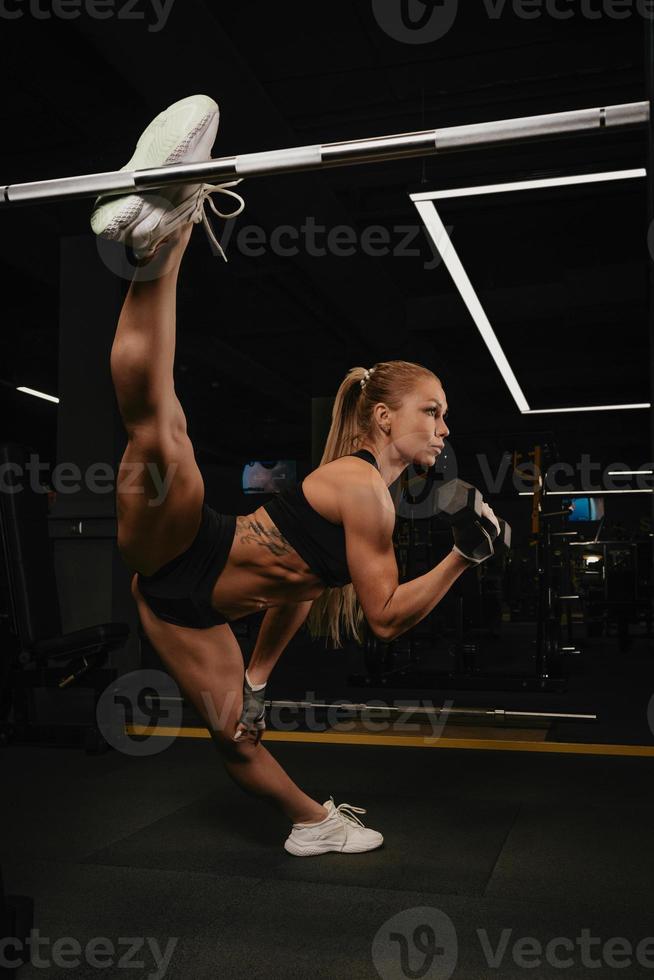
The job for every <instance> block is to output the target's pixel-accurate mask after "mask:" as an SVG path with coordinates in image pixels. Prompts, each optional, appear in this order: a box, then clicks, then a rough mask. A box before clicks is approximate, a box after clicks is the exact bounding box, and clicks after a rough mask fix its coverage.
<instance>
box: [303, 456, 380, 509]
mask: <svg viewBox="0 0 654 980" xmlns="http://www.w3.org/2000/svg"><path fill="white" fill-rule="evenodd" d="M303 490H304V494H305V497H307V499H308V498H309V497H310V498H311V499H310V500H309V503H310V504H311V505H312V506H314V507H315V509H317V510H321V511H322V512H323V513H324V514H325V516H328V517H329V519H331V520H333V521H335V522H337V523H339V524H342V523H343V510H344V508H345V506H346V505H347V504H348V503H349V504H352V503H353V502H355V501H356V503H357V506H364V507H366V508H368V509H369V510H370V511H371V512H378V513H380V514H381V512H387V511H389V510H392V511H393V512H394V508H393V502H392V499H391V496H390V493H389V491H388V487H387V486H386V484H385V483H384V480H383V479H382V476H381V474H380V472H379V470H378V469H377V468H376V467H375V466H372V465H371V464H370V463H368V462H367V461H366V460H364V459H361V458H360V457H357V456H340V457H339V458H338V459H334V460H332V461H331V462H330V463H323V464H322V465H321V466H319V467H318V468H317V469H315V470H312V472H311V473H309V475H308V476H307V477H305V479H304V482H303ZM328 511H329V514H328V513H327V512H328Z"/></svg>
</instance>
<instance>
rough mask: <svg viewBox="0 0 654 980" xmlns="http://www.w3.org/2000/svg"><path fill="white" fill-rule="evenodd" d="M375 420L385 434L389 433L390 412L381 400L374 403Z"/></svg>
mask: <svg viewBox="0 0 654 980" xmlns="http://www.w3.org/2000/svg"><path fill="white" fill-rule="evenodd" d="M374 412H375V422H376V423H377V425H378V426H379V428H380V429H381V430H382V432H383V433H384V435H385V436H387V435H389V433H390V431H391V414H390V411H389V408H388V405H384V403H383V402H379V404H378V405H375V409H374Z"/></svg>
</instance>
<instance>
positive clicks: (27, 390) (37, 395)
mask: <svg viewBox="0 0 654 980" xmlns="http://www.w3.org/2000/svg"><path fill="white" fill-rule="evenodd" d="M16 391H22V392H24V393H25V394H26V395H34V396H35V398H45V400H46V401H47V402H56V403H57V404H59V399H58V398H55V396H54V395H46V394H45V392H43V391H36V390H35V389H34V388H25V387H23V386H22V385H21V386H20V387H18V388H16Z"/></svg>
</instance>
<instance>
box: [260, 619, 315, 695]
mask: <svg viewBox="0 0 654 980" xmlns="http://www.w3.org/2000/svg"><path fill="white" fill-rule="evenodd" d="M312 605H313V599H307V600H306V601H305V602H292V603H285V604H284V605H283V606H272V607H271V608H270V609H268V610H267V612H266V613H265V615H264V617H263V621H262V623H261V628H260V629H259V635H258V637H257V642H256V643H255V646H254V650H253V652H252V656H251V657H250V663H249V664H248V677H249V678H250V682H251V683H252V684H265V683H266V681H267V680H268V678H269V677H270V674H271V673H272V670H273V667H274V666H275V664H276V663H277V661H278V660H279V658H280V657H281V655H282V653H283V651H284V650H285V649H286V647H287V645H288V643H289V642H290V641H291V639H292V638H293V637H294V636H295V634H296V633H297V631H298V630H299V628H300V626H301V625H302V623H303V622H304V621H305V619H306V618H307V616H308V615H309V610H310V609H311V606H312Z"/></svg>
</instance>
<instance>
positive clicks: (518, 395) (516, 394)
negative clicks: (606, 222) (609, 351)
mask: <svg viewBox="0 0 654 980" xmlns="http://www.w3.org/2000/svg"><path fill="white" fill-rule="evenodd" d="M646 176H647V171H646V170H645V169H642V168H639V169H635V170H612V171H606V172H604V173H596V174H576V175H574V176H570V177H546V178H542V179H537V180H522V181H514V182H506V183H504V184H487V185H483V186H482V185H478V186H476V187H474V186H472V187H460V188H456V189H451V190H444V191H424V192H421V193H419V194H409V197H410V198H411V200H412V201H413V203H414V205H415V207H416V210H417V211H418V214H419V215H420V217H421V218H422V220H423V222H424V224H425V228H426V229H427V231H428V232H429V234H430V236H431V238H432V241H433V242H434V245H435V246H436V248H437V249H438V251H439V253H440V255H441V257H442V259H443V261H444V263H445V265H446V267H447V269H448V271H449V273H450V275H451V276H452V279H453V280H454V284H455V285H456V287H457V289H458V290H459V292H460V294H461V297H462V299H463V301H464V303H465V304H466V306H467V307H468V312H469V313H470V315H471V317H472V319H473V320H474V322H475V324H476V326H477V329H478V330H479V332H480V334H481V336H482V338H483V340H484V343H485V344H486V346H487V347H488V350H489V351H490V354H491V357H492V358H493V360H494V361H495V364H496V365H497V368H498V370H499V372H500V374H501V375H502V377H503V378H504V381H505V383H506V385H507V387H508V389H509V391H510V392H511V394H512V396H513V399H514V401H515V403H516V405H517V406H518V408H519V410H520V412H521V413H522V414H523V415H549V414H552V413H567V412H613V411H626V410H634V409H648V408H651V407H652V406H651V404H650V402H637V403H633V404H624V405H589V406H584V405H579V406H576V407H574V408H530V407H529V403H528V401H527V399H526V398H525V395H524V392H523V391H522V388H521V387H520V385H519V383H518V379H517V378H516V376H515V374H514V372H513V370H512V368H511V366H510V364H509V362H508V360H507V358H506V355H505V353H504V351H503V350H502V347H501V345H500V342H499V340H498V339H497V335H496V333H495V331H494V330H493V328H492V326H491V324H490V321H489V319H488V317H487V316H486V313H485V311H484V308H483V307H482V305H481V303H480V301H479V298H478V296H477V294H476V293H475V290H474V288H473V286H472V283H471V282H470V279H469V277H468V274H467V273H466V271H465V269H464V268H463V264H462V262H461V260H460V258H459V256H458V255H457V253H456V250H455V248H454V246H453V244H452V239H451V238H450V236H449V235H448V233H447V231H446V229H445V225H444V224H443V222H442V220H441V217H440V215H439V214H438V211H437V210H436V206H435V205H434V203H433V202H434V201H435V200H440V199H443V198H455V197H467V196H468V197H469V196H473V195H481V194H499V193H503V192H506V191H519V190H533V189H534V188H537V187H564V186H566V185H567V186H572V185H574V184H591V183H600V182H604V181H610V180H626V179H633V178H637V177H646ZM441 246H443V247H441ZM636 492H641V491H636Z"/></svg>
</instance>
